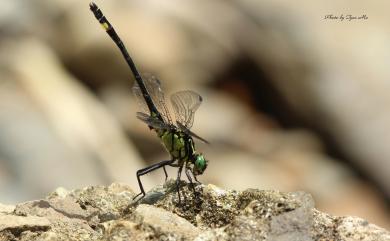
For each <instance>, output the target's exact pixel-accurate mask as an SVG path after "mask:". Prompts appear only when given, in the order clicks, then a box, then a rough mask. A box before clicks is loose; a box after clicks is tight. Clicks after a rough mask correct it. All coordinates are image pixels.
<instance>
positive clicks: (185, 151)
mask: <svg viewBox="0 0 390 241" xmlns="http://www.w3.org/2000/svg"><path fill="white" fill-rule="evenodd" d="M158 135H159V137H160V138H161V140H162V143H163V145H164V147H165V148H166V149H167V151H168V152H169V153H170V154H171V156H172V158H173V159H176V160H179V161H186V160H189V159H191V157H192V156H193V155H194V152H195V146H194V142H193V140H192V138H191V137H190V136H189V135H187V134H186V133H184V132H183V131H179V130H177V129H171V130H164V131H160V132H158Z"/></svg>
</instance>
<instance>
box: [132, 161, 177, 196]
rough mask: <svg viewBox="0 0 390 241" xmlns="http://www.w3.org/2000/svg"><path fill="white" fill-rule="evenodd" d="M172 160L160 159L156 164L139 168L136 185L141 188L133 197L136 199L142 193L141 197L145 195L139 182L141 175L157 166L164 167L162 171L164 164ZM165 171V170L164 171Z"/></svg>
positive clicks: (170, 162)
mask: <svg viewBox="0 0 390 241" xmlns="http://www.w3.org/2000/svg"><path fill="white" fill-rule="evenodd" d="M172 162H174V160H166V161H161V162H159V163H156V164H153V165H151V166H148V167H145V168H143V169H140V170H138V171H137V180H138V186H139V189H140V190H141V192H140V193H138V194H137V195H136V196H135V197H134V198H133V200H134V199H136V198H137V197H138V196H140V195H142V197H144V196H145V190H144V187H143V186H142V182H141V176H143V175H145V174H148V173H149V172H152V171H154V170H156V169H158V168H161V167H163V168H164V171H165V166H166V165H170V164H172ZM165 172H166V171H165Z"/></svg>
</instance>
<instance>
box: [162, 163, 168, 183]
mask: <svg viewBox="0 0 390 241" xmlns="http://www.w3.org/2000/svg"><path fill="white" fill-rule="evenodd" d="M163 169H164V174H165V182H166V181H167V179H168V173H167V170H166V169H165V166H163Z"/></svg>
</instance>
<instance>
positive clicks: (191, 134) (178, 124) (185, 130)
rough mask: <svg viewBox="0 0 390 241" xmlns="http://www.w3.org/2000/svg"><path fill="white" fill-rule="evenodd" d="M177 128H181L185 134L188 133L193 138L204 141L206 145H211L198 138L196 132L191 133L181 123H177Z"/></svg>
mask: <svg viewBox="0 0 390 241" xmlns="http://www.w3.org/2000/svg"><path fill="white" fill-rule="evenodd" d="M176 124H177V126H178V127H179V128H180V130H182V131H184V132H185V133H187V134H188V135H190V136H192V137H195V138H196V139H198V140H201V141H203V142H204V143H206V144H210V142H208V141H206V140H205V139H203V138H202V137H200V136H198V135H197V134H195V133H194V132H192V131H190V130H189V129H187V128H186V127H185V126H184V125H183V124H181V123H180V122H176Z"/></svg>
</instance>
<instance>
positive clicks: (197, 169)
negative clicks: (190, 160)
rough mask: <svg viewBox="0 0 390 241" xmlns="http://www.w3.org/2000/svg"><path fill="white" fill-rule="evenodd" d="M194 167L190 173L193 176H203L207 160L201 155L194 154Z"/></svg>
mask: <svg viewBox="0 0 390 241" xmlns="http://www.w3.org/2000/svg"><path fill="white" fill-rule="evenodd" d="M194 159H195V161H194V167H193V169H192V172H193V173H194V175H196V176H197V175H201V174H203V172H204V170H206V168H207V162H208V161H207V160H206V159H205V158H204V156H203V155H202V154H195V155H194Z"/></svg>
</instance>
